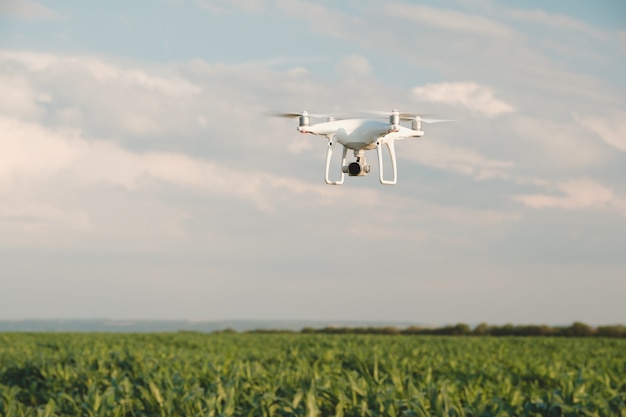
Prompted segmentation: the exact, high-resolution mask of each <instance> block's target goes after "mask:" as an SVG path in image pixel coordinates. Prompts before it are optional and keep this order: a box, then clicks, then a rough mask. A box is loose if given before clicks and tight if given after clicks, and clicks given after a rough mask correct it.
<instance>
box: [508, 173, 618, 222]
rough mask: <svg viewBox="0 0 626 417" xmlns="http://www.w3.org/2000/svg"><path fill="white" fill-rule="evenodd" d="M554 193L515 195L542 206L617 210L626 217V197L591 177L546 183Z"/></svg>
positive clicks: (530, 203) (530, 204) (538, 206)
mask: <svg viewBox="0 0 626 417" xmlns="http://www.w3.org/2000/svg"><path fill="white" fill-rule="evenodd" d="M546 186H547V188H550V189H552V190H553V191H556V192H557V195H554V194H528V195H519V196H515V197H513V199H514V200H516V201H519V202H521V203H522V204H524V205H526V206H528V207H532V208H536V209H540V208H561V209H565V210H580V209H597V210H603V211H616V212H619V213H620V214H622V215H623V216H625V217H626V199H625V198H621V197H618V196H616V195H615V192H614V191H613V190H611V189H610V188H608V187H606V186H604V185H602V184H600V183H599V182H597V181H593V180H590V179H573V180H568V181H561V182H556V183H553V184H546Z"/></svg>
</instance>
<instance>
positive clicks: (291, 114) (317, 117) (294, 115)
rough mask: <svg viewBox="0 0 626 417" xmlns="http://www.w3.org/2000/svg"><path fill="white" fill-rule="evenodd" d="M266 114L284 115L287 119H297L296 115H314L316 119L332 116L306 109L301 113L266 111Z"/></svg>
mask: <svg viewBox="0 0 626 417" xmlns="http://www.w3.org/2000/svg"><path fill="white" fill-rule="evenodd" d="M268 116H274V117H285V118H287V119H297V118H298V117H302V116H305V117H306V116H308V117H315V118H316V119H322V118H326V117H333V116H332V115H330V114H320V113H309V112H307V111H306V110H305V111H303V112H301V113H268Z"/></svg>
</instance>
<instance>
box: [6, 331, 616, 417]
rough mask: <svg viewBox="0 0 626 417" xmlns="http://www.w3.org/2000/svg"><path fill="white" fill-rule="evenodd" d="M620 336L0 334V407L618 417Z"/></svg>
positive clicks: (18, 411) (120, 412)
mask: <svg viewBox="0 0 626 417" xmlns="http://www.w3.org/2000/svg"><path fill="white" fill-rule="evenodd" d="M625 410H626V341H625V340H623V339H606V338H487V337H484V338H468V337H454V336H452V337H407V336H400V335H398V336H380V335H323V334H280V333H278V334H233V333H221V334H210V335H207V334H196V333H179V334H23V333H13V334H0V415H2V416H182V415H184V416H407V417H408V416H458V417H465V416H521V415H540V416H584V415H589V416H607V417H608V416H620V417H626V411H625Z"/></svg>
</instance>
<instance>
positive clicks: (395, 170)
mask: <svg viewBox="0 0 626 417" xmlns="http://www.w3.org/2000/svg"><path fill="white" fill-rule="evenodd" d="M385 145H387V149H388V150H389V156H390V157H391V169H392V171H393V179H392V180H385V178H384V175H383V151H382V149H381V148H382V144H381V143H380V141H377V142H376V152H377V153H378V178H379V179H380V183H381V184H383V185H396V181H397V180H398V168H397V166H396V146H395V141H389V142H386V143H385Z"/></svg>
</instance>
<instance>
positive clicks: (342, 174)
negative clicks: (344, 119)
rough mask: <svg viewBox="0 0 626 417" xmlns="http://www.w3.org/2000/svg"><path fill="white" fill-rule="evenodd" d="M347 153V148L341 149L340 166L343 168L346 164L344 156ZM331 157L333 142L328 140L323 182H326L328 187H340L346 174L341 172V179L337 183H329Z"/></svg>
mask: <svg viewBox="0 0 626 417" xmlns="http://www.w3.org/2000/svg"><path fill="white" fill-rule="evenodd" d="M347 153H348V148H346V147H345V146H344V147H343V152H342V154H341V166H344V165H345V164H346V154H347ZM332 156H333V141H332V139H329V140H328V150H327V151H326V172H325V174H324V181H326V184H329V185H342V184H343V180H344V178H345V177H346V174H344V172H343V171H341V179H340V180H339V181H331V180H330V174H329V171H330V159H331V158H332Z"/></svg>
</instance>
